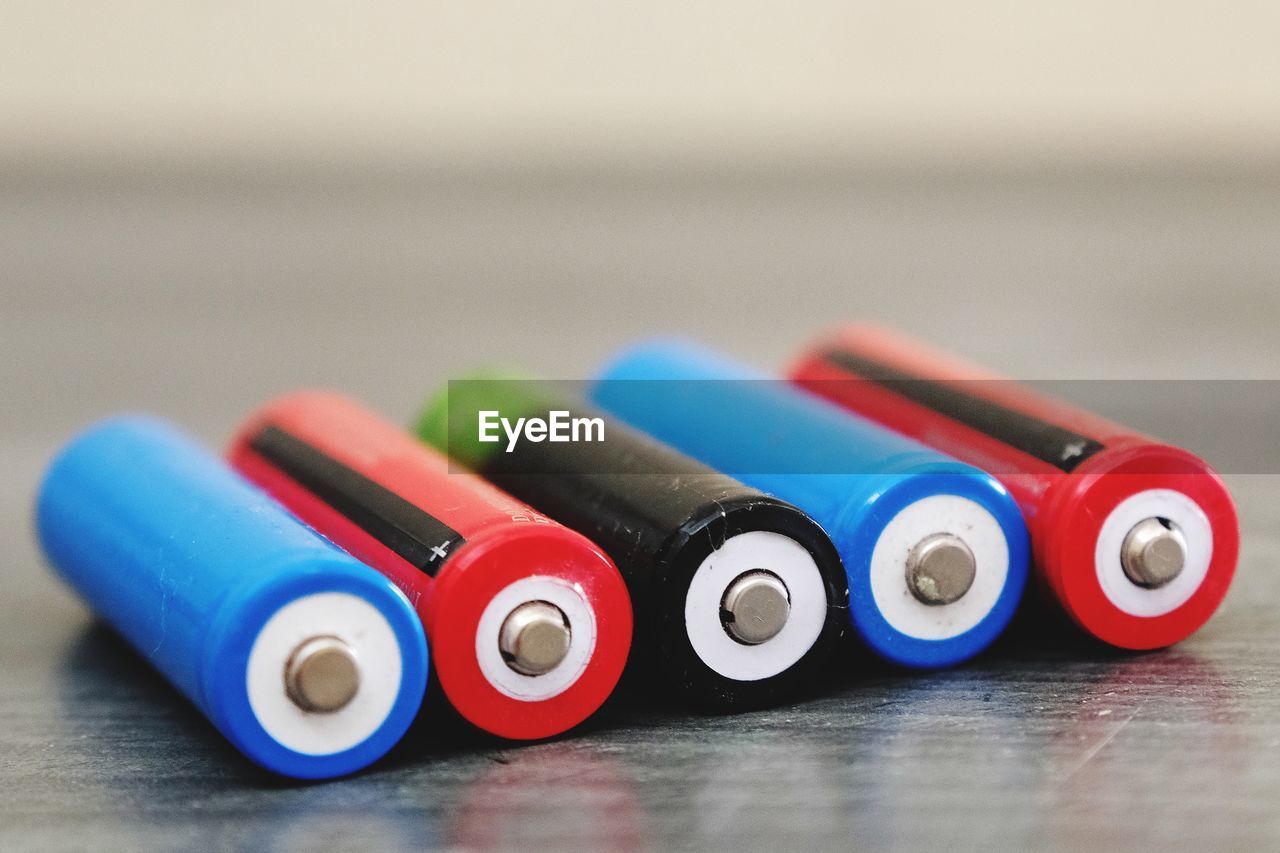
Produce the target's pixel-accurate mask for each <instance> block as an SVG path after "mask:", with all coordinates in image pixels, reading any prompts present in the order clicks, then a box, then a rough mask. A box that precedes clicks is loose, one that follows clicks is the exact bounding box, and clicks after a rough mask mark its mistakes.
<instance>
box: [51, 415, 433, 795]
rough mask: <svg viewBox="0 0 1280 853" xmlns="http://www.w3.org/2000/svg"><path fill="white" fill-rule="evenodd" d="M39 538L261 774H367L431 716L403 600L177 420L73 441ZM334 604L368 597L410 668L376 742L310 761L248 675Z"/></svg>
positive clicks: (121, 423)
mask: <svg viewBox="0 0 1280 853" xmlns="http://www.w3.org/2000/svg"><path fill="white" fill-rule="evenodd" d="M36 528H37V533H38V536H39V539H40V543H41V545H42V546H43V548H44V551H45V554H46V555H47V557H48V559H49V562H50V563H51V564H52V565H53V566H54V567H55V568H56V569H57V571H58V572H59V573H60V574H61V576H62V577H63V578H64V579H65V580H66V581H67V583H69V584H70V585H71V586H72V587H73V588H74V589H75V590H76V592H77V593H78V594H79V595H80V596H81V597H82V598H83V599H84V600H85V601H86V602H87V603H88V604H89V606H90V607H91V608H92V609H93V610H94V612H95V613H97V615H98V616H100V617H101V618H102V619H104V620H105V621H106V622H107V623H109V624H110V625H111V626H112V627H113V628H114V629H115V630H116V631H118V632H119V633H120V634H121V635H123V636H124V637H125V639H126V640H128V641H129V643H130V644H131V645H133V647H134V648H136V649H137V650H138V651H139V652H140V653H141V654H142V655H143V656H145V657H146V658H147V660H149V661H150V662H151V663H152V664H153V665H154V666H155V667H156V669H158V670H159V671H160V672H161V674H163V675H164V676H165V677H166V678H167V679H168V680H169V681H170V682H171V683H172V684H173V685H174V686H175V687H177V688H178V690H180V691H181V692H182V693H183V694H184V695H185V696H186V697H187V698H188V699H190V700H191V702H192V703H194V704H195V705H196V707H197V708H199V709H200V711H201V712H203V713H204V715H205V716H206V717H208V719H209V720H210V721H211V722H212V723H213V724H214V725H215V726H216V727H217V728H218V729H219V730H220V731H221V732H222V733H223V734H224V735H225V736H226V737H227V739H228V740H230V741H231V742H232V743H233V744H234V745H235V746H236V747H237V748H238V749H239V750H240V751H241V752H243V753H244V754H245V755H246V756H247V757H248V758H250V759H251V760H253V761H254V762H256V763H257V764H259V765H261V766H262V767H265V768H267V769H269V770H272V771H274V772H276V773H280V774H283V775H286V776H292V777H296V778H302V779H319V778H329V777H334V776H340V775H344V774H347V773H351V772H354V771H356V770H358V769H360V768H362V767H364V766H366V765H368V764H370V763H371V762H373V761H375V760H377V759H378V758H379V757H381V756H382V755H383V754H385V753H386V752H387V751H388V750H389V749H390V748H391V747H392V746H394V745H395V743H396V742H397V741H398V740H399V739H400V737H401V736H402V735H403V734H404V732H405V731H406V729H407V728H408V726H409V724H410V723H411V722H412V721H413V719H414V717H415V716H416V714H417V712H418V709H419V708H420V706H421V703H422V695H423V690H424V687H425V685H426V677H427V647H426V640H425V638H424V636H423V631H422V627H421V623H420V622H419V621H418V618H417V616H416V614H415V613H414V611H413V609H412V607H411V606H410V605H409V602H408V601H407V600H406V599H405V597H404V595H403V594H402V593H401V592H400V591H399V590H398V589H396V587H395V586H394V585H392V583H391V582H390V581H388V580H387V579H386V578H384V577H383V576H382V575H380V574H378V573H377V572H375V571H374V570H373V569H371V568H369V567H368V566H366V565H364V564H363V563H360V562H359V561H357V560H356V559H355V558H353V557H351V556H349V555H348V554H346V553H344V552H342V551H340V550H338V549H337V548H336V547H335V546H333V545H332V544H331V543H329V542H328V541H326V540H324V539H322V538H321V537H320V536H319V535H317V534H316V533H314V532H313V531H312V530H311V529H310V528H308V527H306V526H305V525H303V524H302V523H301V522H300V521H298V520H297V519H295V518H294V517H293V516H292V515H290V514H289V513H288V512H287V511H286V510H285V509H284V508H282V507H281V506H279V505H278V504H276V503H275V502H274V501H273V500H272V499H271V498H269V497H267V496H266V495H265V494H264V493H262V492H260V491H259V490H258V489H256V488H255V487H253V486H252V485H250V484H249V483H248V482H247V481H245V480H243V479H241V478H240V476H239V475H237V474H236V473H235V472H233V471H232V470H231V469H230V468H229V467H228V466H227V465H226V464H225V463H224V462H223V461H222V460H220V459H219V458H217V457H216V456H214V455H213V454H211V453H209V452H208V451H206V450H205V449H204V448H202V447H201V446H199V445H198V444H196V443H195V442H194V441H192V440H191V439H190V438H188V437H187V436H186V435H184V434H183V433H181V432H179V431H178V430H177V429H175V428H173V427H171V426H169V425H168V424H166V423H164V422H162V421H158V420H154V419H151V418H145V417H135V416H126V417H120V418H115V419H111V420H106V421H102V422H100V423H98V424H96V425H94V426H92V427H90V428H89V429H88V430H86V431H85V432H83V433H82V434H80V435H79V436H78V437H76V438H75V439H74V440H72V441H71V442H70V443H69V444H68V445H67V446H66V447H65V448H64V449H63V450H62V451H61V452H60V453H59V455H58V456H57V457H56V458H55V459H54V461H53V463H52V464H51V465H50V467H49V469H48V472H47V473H46V475H45V478H44V481H43V483H42V485H41V488H40V492H39V495H38V497H37V501H36ZM323 592H336V593H348V594H350V595H353V596H356V597H358V598H360V599H363V600H364V601H365V602H367V603H368V604H370V605H372V606H373V607H374V608H375V609H376V610H377V611H378V613H380V614H381V615H382V616H383V617H385V619H386V621H387V623H388V624H389V625H390V627H391V630H392V631H393V633H394V636H395V641H396V643H397V644H398V646H399V650H400V658H401V671H400V681H399V689H398V693H397V694H396V696H395V699H394V702H393V703H392V704H391V709H390V712H389V713H388V714H387V715H386V717H385V719H384V720H383V721H382V722H381V724H379V725H378V726H377V728H376V729H375V730H374V731H373V732H372V734H370V735H369V736H367V737H366V738H364V739H363V740H362V741H361V742H359V743H357V744H356V745H355V746H352V747H349V748H346V749H344V750H342V751H340V752H335V753H330V754H307V753H303V752H299V751H296V750H294V749H291V748H289V747H287V746H285V745H284V744H282V743H280V742H279V740H278V739H277V738H275V737H273V736H272V735H271V734H270V733H268V731H267V730H266V729H265V728H264V727H263V725H262V724H261V723H260V722H259V720H258V718H257V717H256V716H255V713H254V710H253V708H252V707H251V704H250V700H249V690H248V687H247V684H246V679H247V666H248V659H249V653H250V650H251V648H252V646H253V643H254V640H255V638H256V637H257V633H258V630H259V629H260V628H261V627H262V626H263V625H264V624H265V623H266V622H267V620H268V619H270V618H271V616H272V615H273V614H274V613H276V612H277V611H279V610H280V608H282V607H283V606H285V605H287V604H289V603H290V602H293V601H296V600H298V599H299V598H300V597H303V596H308V595H311V594H313V593H323ZM362 665H374V666H376V665H377V662H376V661H371V662H362ZM282 689H283V688H282Z"/></svg>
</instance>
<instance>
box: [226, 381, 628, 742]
mask: <svg viewBox="0 0 1280 853" xmlns="http://www.w3.org/2000/svg"><path fill="white" fill-rule="evenodd" d="M227 456H228V459H229V460H230V461H231V463H232V465H233V466H234V467H235V468H237V469H238V470H239V471H240V472H241V473H242V474H244V475H245V476H246V477H248V478H249V479H250V480H252V481H254V482H255V483H257V484H258V485H259V486H261V487H262V488H264V489H265V490H266V491H267V492H269V493H270V494H271V495H273V496H274V497H275V498H276V499H277V500H279V501H280V502H281V503H283V504H284V505H285V506H286V507H288V508H289V509H290V510H291V511H292V512H293V513H294V514H295V515H297V516H298V517H299V518H301V519H302V520H303V521H305V522H306V523H308V524H310V525H311V526H312V527H314V528H315V529H316V530H317V531H318V532H320V533H321V534H323V535H324V536H326V537H327V538H329V539H330V540H332V541H333V542H334V543H336V544H337V545H338V546H340V547H341V548H343V549H344V550H346V551H348V552H349V553H351V554H352V555H354V556H355V557H357V558H359V559H361V560H363V561H364V562H366V563H368V564H369V565H371V566H373V567H374V568H375V569H377V570H378V571H380V572H382V573H383V574H384V575H386V576H387V577H388V578H390V579H391V580H392V581H393V582H394V583H395V584H396V585H397V586H398V587H400V589H401V590H403V591H404V593H405V594H406V595H407V596H408V598H409V600H410V602H412V603H413V605H414V607H415V609H416V610H417V612H418V614H419V616H420V617H421V619H422V624H423V627H424V628H425V630H426V635H427V641H428V643H429V644H430V648H431V655H432V666H433V669H434V671H435V673H436V677H437V678H438V680H439V685H440V687H441V688H442V689H443V691H444V693H445V695H446V696H447V697H448V699H449V701H450V702H451V703H452V705H453V706H454V708H456V709H457V711H458V712H459V713H460V714H461V715H462V716H463V717H464V718H465V719H467V720H468V721H469V722H471V723H472V724H474V725H476V726H477V727H479V728H481V729H484V730H485V731H488V732H491V733H493V734H496V735H498V736H500V737H506V738H512V739H522V740H523V739H536V738H545V737H550V736H553V735H556V734H559V733H561V732H564V731H566V730H568V729H570V728H572V727H573V726H575V725H577V724H578V723H580V722H582V721H583V720H585V719H586V718H587V717H588V716H590V715H591V714H592V713H593V712H594V711H595V710H596V709H597V708H599V707H600V705H601V704H602V703H603V702H604V701H605V699H607V698H608V696H609V694H610V693H611V692H612V690H613V688H614V686H615V685H616V684H617V681H618V678H619V677H620V676H621V674H622V670H623V667H624V665H625V663H626V660H627V654H628V651H629V650H630V645H631V629H632V614H631V602H630V598H629V596H628V594H627V589H626V586H625V584H624V583H623V581H622V578H621V576H620V575H619V574H618V571H617V569H616V568H615V566H614V564H613V562H612V561H611V560H610V559H609V558H608V557H607V556H606V555H605V554H604V552H603V551H601V550H600V549H599V548H597V547H596V546H595V545H594V544H593V543H592V542H591V541H590V540H588V539H586V538H585V537H583V536H582V535H581V534H578V533H576V532H574V531H572V530H569V529H568V528H566V527H564V526H562V525H560V524H558V523H557V522H555V521H552V520H551V519H548V518H546V517H545V516H543V515H541V514H539V513H538V512H536V511H534V510H533V509H531V508H530V507H528V506H527V505H525V504H523V503H521V502H519V501H517V500H516V499H515V498H513V497H511V496H510V495H508V494H506V493H505V492H503V491H501V490H500V489H498V488H496V487H494V486H492V485H490V484H489V483H487V482H485V481H484V480H482V479H480V478H478V477H476V476H475V475H472V474H466V473H461V472H451V471H450V470H449V463H448V461H447V460H446V458H445V457H444V456H442V455H441V454H439V453H437V452H436V451H434V450H431V449H430V448H427V447H425V446H424V445H422V444H420V443H418V442H417V441H416V440H414V439H413V438H412V437H411V436H410V435H409V434H408V433H406V432H404V431H402V430H401V429H400V428H398V427H397V426H396V425H395V424H392V423H390V422H388V421H385V420H383V419H382V418H381V417H379V416H378V415H376V414H374V413H372V412H370V411H368V410H366V409H364V408H363V407H362V406H360V405H359V404H358V403H356V402H354V401H352V400H350V399H347V398H345V397H343V396H341V395H339V394H334V393H328V392H318V391H317V392H299V393H295V394H291V395H288V396H285V397H281V398H278V399H276V400H274V401H272V402H270V403H268V404H267V405H265V406H264V407H262V408H261V409H259V410H258V411H257V412H255V413H254V414H253V415H252V416H251V417H250V418H249V419H248V420H247V421H246V422H245V424H244V425H243V426H242V427H241V428H240V430H239V431H238V432H237V434H236V436H235V438H234V439H233V440H232V443H231V446H230V449H229V450H228V453H227ZM530 577H537V578H547V577H550V578H552V579H554V580H555V581H556V582H558V583H560V584H563V585H566V586H567V587H571V588H572V591H573V592H574V593H576V595H577V596H579V597H580V598H581V599H582V600H584V601H585V602H586V604H587V605H588V606H589V607H590V609H591V611H592V612H593V613H594V632H593V633H594V643H593V648H591V650H590V654H589V657H587V658H585V664H584V665H583V666H582V669H581V672H580V674H579V675H578V676H577V678H576V679H575V680H574V681H573V682H572V683H571V684H570V685H568V686H567V687H566V688H564V689H563V690H562V691H561V692H559V693H557V694H556V695H554V696H549V697H546V698H536V699H529V698H517V697H516V696H513V695H510V693H511V691H509V690H508V691H504V690H502V689H500V688H499V687H497V686H495V683H494V679H493V678H491V677H489V676H486V671H485V669H484V665H483V664H482V662H481V660H480V652H479V651H478V643H479V642H483V638H478V636H477V630H478V628H479V626H480V624H481V619H482V615H483V614H484V612H485V609H486V607H488V605H489V603H490V602H491V601H492V600H493V599H494V597H495V596H497V595H498V594H499V593H501V592H502V591H503V590H504V589H506V588H507V587H509V586H510V585H511V584H513V583H515V582H517V581H521V580H524V579H528V578H530ZM493 641H494V643H496V642H497V638H496V636H495V637H494V638H493Z"/></svg>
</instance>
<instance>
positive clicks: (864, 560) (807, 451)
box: [590, 341, 1028, 668]
mask: <svg viewBox="0 0 1280 853" xmlns="http://www.w3.org/2000/svg"><path fill="white" fill-rule="evenodd" d="M644 380H648V381H644ZM590 397H591V399H592V401H593V402H595V403H597V404H598V405H600V406H601V407H602V408H604V409H605V410H606V411H608V412H611V413H613V414H615V415H617V416H618V417H620V418H622V419H623V420H625V421H628V422H630V423H631V424H632V425H634V426H637V427H639V428H641V429H643V430H645V431H646V432H648V433H650V434H651V435H653V436H655V437H657V438H658V439H660V440H662V441H666V442H668V443H670V444H671V445H673V446H674V447H676V448H677V449H678V450H681V451H683V452H685V453H688V454H689V455H691V456H693V457H694V458H696V459H699V460H700V461H702V462H704V463H706V464H708V465H711V466H712V467H714V468H717V469H719V470H721V471H723V472H725V473H727V474H730V475H732V476H735V477H738V478H739V479H741V480H742V481H743V482H745V483H747V484H748V485H750V486H753V487H755V488H758V489H761V490H762V491H764V492H766V493H769V494H772V495H775V496H777V497H779V498H781V499H783V500H786V501H789V502H790V503H793V504H795V505H796V506H798V507H800V508H801V509H802V510H804V511H806V512H808V513H809V514H810V515H811V516H812V517H813V518H814V519H815V520H816V521H817V522H818V523H819V524H821V525H822V526H823V528H824V529H825V530H826V531H827V533H828V534H829V535H830V536H831V539H832V541H833V542H834V543H835V546H836V550H837V551H838V552H839V554H840V557H841V560H842V561H843V563H844V569H845V573H846V574H847V576H848V581H849V616H850V622H851V624H852V626H853V629H854V632H855V634H856V635H857V636H858V637H860V638H861V639H862V640H863V641H864V642H865V643H866V645H867V646H868V647H869V648H870V649H871V650H872V651H873V652H874V653H876V654H878V655H879V656H881V657H882V658H884V659H885V660H888V661H890V662H893V663H896V664H899V665H902V666H906V667H913V668H930V667H943V666H950V665H953V664H956V663H959V662H961V661H964V660H966V659H968V658H970V657H972V656H973V655H975V654H977V653H978V652H980V651H982V650H983V649H984V648H986V647H987V646H988V645H989V644H990V643H991V642H992V641H993V640H994V639H995V638H996V637H997V636H998V635H999V634H1000V632H1001V631H1003V630H1004V628H1005V627H1006V626H1007V625H1008V623H1009V620H1010V618H1011V617H1012V616H1013V614H1014V611H1015V609H1016V607H1017V604H1018V602H1019V599H1020V598H1021V596H1022V591H1023V588H1024V586H1025V583H1026V575H1027V552H1028V544H1027V531H1026V526H1025V525H1024V523H1023V521H1022V516H1021V514H1020V513H1019V511H1018V507H1017V505H1016V504H1014V502H1013V500H1012V499H1011V498H1010V497H1009V493H1008V492H1007V491H1006V490H1005V488H1004V487H1003V486H1001V485H1000V484H999V483H998V482H997V481H996V480H995V479H994V478H992V477H991V476H989V475H987V474H985V473H983V472H981V471H979V470H977V469H976V468H973V467H971V466H968V465H965V464H963V463H960V462H957V461H956V460H954V459H951V458H949V457H946V456H943V455H942V454H940V453H938V452H936V451H933V450H930V449H928V448H926V447H924V446H923V445H921V444H918V443H917V442H914V441H911V440H909V439H906V438H903V437H901V436H899V435H897V434H895V433H893V432H890V431H889V430H886V429H884V428H882V427H879V426H876V425H874V424H872V423H871V422H870V421H866V420H862V419H859V418H853V417H850V416H848V415H847V414H846V413H844V412H842V411H841V410H840V409H838V408H837V407H835V406H833V405H831V404H829V403H827V402H825V401H822V400H820V399H818V398H816V397H814V396H813V395H811V394H807V393H805V392H803V391H801V390H799V389H797V388H794V387H792V386H791V385H790V384H789V383H786V382H784V381H782V380H780V379H768V378H766V377H764V376H762V375H760V374H758V373H756V372H754V371H752V370H751V369H749V368H746V367H743V366H741V365H739V364H737V363H735V362H733V361H731V360H728V359H726V358H723V357H721V356H719V355H717V354H715V353H713V352H710V351H708V350H705V349H702V348H700V347H698V346H696V345H693V344H685V343H682V342H678V341H658V342H652V343H644V344H639V345H636V346H633V347H631V348H629V349H627V350H625V351H623V352H622V353H621V354H620V355H618V356H617V357H616V358H615V359H614V360H613V362H612V363H610V364H609V365H608V366H607V367H606V368H605V369H604V370H603V371H602V372H601V373H600V375H599V378H598V380H597V381H596V382H595V383H594V384H593V385H592V387H591V392H590Z"/></svg>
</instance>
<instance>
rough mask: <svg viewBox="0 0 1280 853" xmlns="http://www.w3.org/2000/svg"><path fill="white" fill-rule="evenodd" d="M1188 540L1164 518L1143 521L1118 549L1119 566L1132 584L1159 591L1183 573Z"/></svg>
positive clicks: (1133, 529)
mask: <svg viewBox="0 0 1280 853" xmlns="http://www.w3.org/2000/svg"><path fill="white" fill-rule="evenodd" d="M1186 563H1187V540H1186V537H1185V536H1183V534H1182V531H1181V530H1180V529H1179V528H1178V525H1176V524H1174V523H1173V522H1172V521H1170V520H1169V519H1167V518H1158V517H1156V518H1146V519H1143V520H1142V521H1139V522H1138V523H1137V524H1135V525H1134V526H1133V528H1132V529H1131V530H1130V531H1129V533H1128V534H1127V535H1126V536H1125V537H1124V543H1123V544H1122V545H1121V546H1120V565H1121V567H1122V568H1123V569H1124V573H1125V575H1126V576H1127V577H1128V578H1129V580H1131V581H1132V582H1133V583H1135V584H1137V585H1138V586H1140V587H1143V588H1144V589H1159V588H1160V587H1162V586H1164V585H1165V584H1167V583H1169V582H1170V581H1172V580H1173V579H1174V578H1176V577H1177V576H1178V575H1180V574H1181V573H1182V569H1183V567H1184V566H1185V565H1186Z"/></svg>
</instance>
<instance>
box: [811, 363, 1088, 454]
mask: <svg viewBox="0 0 1280 853" xmlns="http://www.w3.org/2000/svg"><path fill="white" fill-rule="evenodd" d="M821 357H822V358H823V359H825V360H826V361H828V362H830V363H831V364H833V365H835V366H836V367H839V368H841V369H843V370H847V371H849V372H850V373H856V374H858V375H859V376H861V377H862V378H863V379H865V380H867V381H868V382H874V383H875V384H877V385H880V386H881V387H883V388H887V389H888V390H890V391H893V392H894V393H895V394H898V395H899V396H902V397H905V398H907V399H908V400H910V401H911V402H913V403H917V404H919V405H921V406H924V407H925V408H927V409H932V410H933V411H935V412H937V413H939V414H941V415H945V416H947V417H948V418H951V419H952V420H954V421H958V422H960V423H962V424H964V425H965V426H967V427H970V428H972V429H975V430H977V431H978V432H981V433H983V434H985V435H988V436H990V437H991V438H994V439H996V440H997V441H1000V442H1002V443H1004V444H1007V445H1009V446H1010V447H1013V448H1015V449H1017V450H1020V451H1022V452H1023V453H1026V454H1027V455H1029V456H1034V457H1035V458H1036V459H1039V460H1040V461H1042V462H1047V463H1049V464H1050V465H1053V466H1054V467H1056V468H1060V469H1062V470H1063V471H1065V472H1067V473H1071V472H1072V471H1074V470H1075V469H1076V467H1077V466H1078V465H1079V464H1080V463H1081V462H1083V461H1084V460H1086V459H1088V458H1089V457H1090V456H1093V455H1094V454H1095V453H1097V452H1098V451H1100V450H1102V449H1103V445H1102V443H1101V442H1099V441H1097V440H1095V439H1092V438H1089V437H1088V436H1085V435H1080V434H1079V433H1076V432H1072V431H1071V430H1069V429H1064V428H1063V427H1060V426H1057V425H1056V424H1051V423H1049V422H1048V421H1042V420H1040V419H1039V418H1037V417H1035V416H1034V415H1028V414H1026V413H1025V412H1019V411H1015V410H1014V409H1010V408H1007V407H1006V406H1002V405H1000V404H999V403H993V402H991V401H990V400H984V399H982V398H981V397H975V396H973V395H972V394H968V393H966V392H964V391H962V390H960V389H958V388H955V387H952V386H950V385H946V384H943V383H941V382H935V381H933V380H930V379H922V378H920V377H919V376H914V375H912V374H910V373H908V372H907V371H905V370H902V369H900V368H897V367H894V366H892V365H889V364H884V363H883V362H879V361H876V360H874V359H870V358H866V357H865V356H862V355H858V354H857V353H852V352H849V351H847V350H826V351H824V352H823V353H822V356H821Z"/></svg>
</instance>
